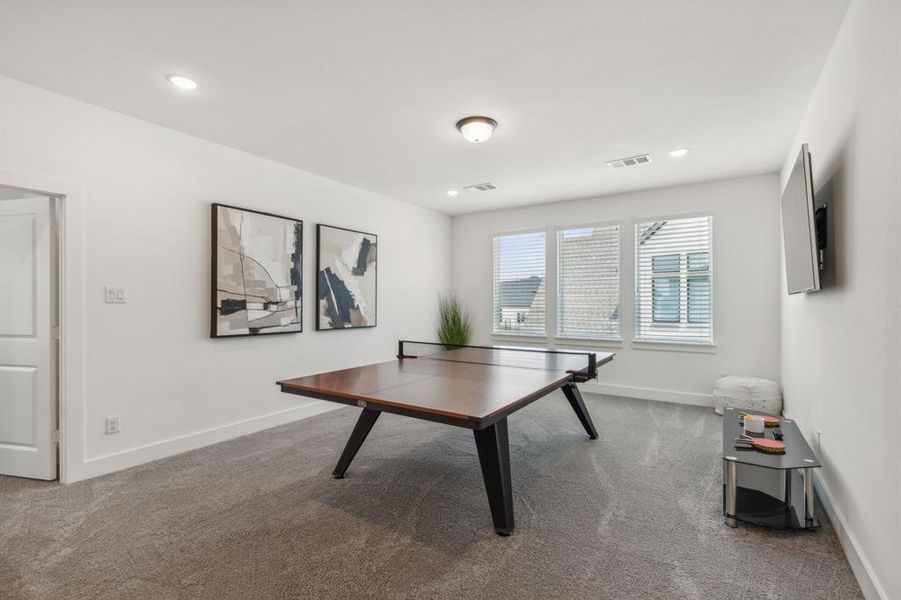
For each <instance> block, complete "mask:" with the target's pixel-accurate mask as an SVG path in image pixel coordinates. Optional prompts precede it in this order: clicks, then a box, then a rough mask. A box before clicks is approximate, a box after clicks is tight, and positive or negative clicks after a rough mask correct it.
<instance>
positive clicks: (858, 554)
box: [813, 469, 888, 600]
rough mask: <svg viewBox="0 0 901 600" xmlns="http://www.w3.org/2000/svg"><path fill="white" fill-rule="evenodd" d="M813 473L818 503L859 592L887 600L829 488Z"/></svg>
mask: <svg viewBox="0 0 901 600" xmlns="http://www.w3.org/2000/svg"><path fill="white" fill-rule="evenodd" d="M814 471H815V477H814V480H813V481H814V486H815V487H816V491H817V495H818V496H819V498H820V503H821V504H822V505H823V508H824V509H825V510H826V514H827V515H829V520H830V521H831V522H832V527H833V528H834V529H835V533H836V535H838V541H839V542H840V543H841V545H842V550H844V551H845V556H846V557H847V558H848V564H850V565H851V570H852V571H853V572H854V576H855V577H856V578H857V583H858V584H859V585H860V591H861V592H863V596H864V598H866V599H867V600H888V594H887V593H886V592H885V588H883V587H882V585H880V583H879V579H877V577H876V573H874V572H873V567H872V566H871V565H870V561H868V560H867V557H866V555H864V553H863V550H862V549H861V547H860V544H859V543H858V542H857V538H856V537H855V536H854V533H853V532H852V531H851V530H850V529H849V528H848V523H847V521H845V516H844V514H843V513H842V512H841V510H840V509H839V508H838V507H837V506H836V505H835V502H834V500H833V496H832V493H831V492H830V491H829V486H827V485H826V481H825V480H824V479H823V477H822V476H821V475H820V473H819V469H814Z"/></svg>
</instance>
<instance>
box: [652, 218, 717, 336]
mask: <svg viewBox="0 0 901 600" xmlns="http://www.w3.org/2000/svg"><path fill="white" fill-rule="evenodd" d="M712 241H713V217H709V216H708V217H690V218H683V219H668V220H659V221H648V222H645V223H638V224H636V225H635V338H636V339H637V340H643V341H655V342H680V343H694V344H710V343H713V244H712Z"/></svg>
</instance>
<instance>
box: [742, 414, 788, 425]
mask: <svg viewBox="0 0 901 600" xmlns="http://www.w3.org/2000/svg"><path fill="white" fill-rule="evenodd" d="M749 414H750V413H741V418H742V419H744V418H745V415H749ZM754 416H755V417H760V418H761V419H763V426H764V427H779V417H771V416H769V415H754Z"/></svg>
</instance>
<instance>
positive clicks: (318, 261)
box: [316, 223, 379, 331]
mask: <svg viewBox="0 0 901 600" xmlns="http://www.w3.org/2000/svg"><path fill="white" fill-rule="evenodd" d="M323 228H327V229H337V230H340V231H347V232H350V233H358V234H361V235H363V236H366V237H370V238H374V239H375V247H376V260H375V282H374V284H375V285H374V289H375V297H374V298H373V316H374V322H373V324H372V325H357V326H353V327H323V323H322V318H321V314H320V313H321V310H320V306H319V303H320V299H321V298H322V278H321V277H320V273H321V272H322V231H323ZM378 239H379V236H378V234H375V233H369V232H366V231H360V230H358V229H349V228H347V227H339V226H337V225H327V224H325V223H317V224H316V331H346V330H353V329H372V328H373V327H377V326H378V296H379V268H378Z"/></svg>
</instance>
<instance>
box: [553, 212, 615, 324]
mask: <svg viewBox="0 0 901 600" xmlns="http://www.w3.org/2000/svg"><path fill="white" fill-rule="evenodd" d="M619 283H620V266H619V225H607V226H598V227H570V228H566V229H560V230H558V231H557V336H558V337H567V338H581V339H591V340H619V339H620V320H619V313H620V310H619Z"/></svg>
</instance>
